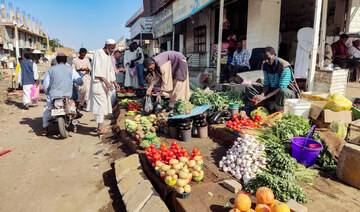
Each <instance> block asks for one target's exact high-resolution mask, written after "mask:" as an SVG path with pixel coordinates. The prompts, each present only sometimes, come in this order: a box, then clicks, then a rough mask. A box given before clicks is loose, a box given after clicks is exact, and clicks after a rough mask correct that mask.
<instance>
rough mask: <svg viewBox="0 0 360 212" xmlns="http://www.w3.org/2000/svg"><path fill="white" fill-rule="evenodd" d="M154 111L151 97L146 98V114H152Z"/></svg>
mask: <svg viewBox="0 0 360 212" xmlns="http://www.w3.org/2000/svg"><path fill="white" fill-rule="evenodd" d="M153 109H154V106H153V103H152V101H151V96H146V97H145V106H144V111H145V113H151V112H152V111H153Z"/></svg>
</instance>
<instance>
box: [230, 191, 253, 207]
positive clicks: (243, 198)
mask: <svg viewBox="0 0 360 212" xmlns="http://www.w3.org/2000/svg"><path fill="white" fill-rule="evenodd" d="M234 208H237V209H239V210H240V211H247V210H249V209H250V208H251V200H250V197H249V196H248V195H246V194H239V195H238V196H237V197H236V198H235V205H234Z"/></svg>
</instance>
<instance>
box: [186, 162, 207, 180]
mask: <svg viewBox="0 0 360 212" xmlns="http://www.w3.org/2000/svg"><path fill="white" fill-rule="evenodd" d="M203 163H204V162H203V160H202V159H201V157H200V156H195V157H194V159H193V160H190V161H189V162H188V167H189V171H190V173H191V174H192V179H193V180H194V181H197V182H199V181H201V180H202V179H203V178H204V171H203V170H201V168H202V164H203Z"/></svg>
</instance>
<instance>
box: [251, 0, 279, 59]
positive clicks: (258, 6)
mask: <svg viewBox="0 0 360 212" xmlns="http://www.w3.org/2000/svg"><path fill="white" fill-rule="evenodd" d="M280 14H281V0H251V1H249V4H248V24H247V36H246V37H247V44H246V48H247V50H248V51H249V52H252V49H253V48H260V47H266V46H272V47H274V48H275V50H278V45H279V28H280Z"/></svg>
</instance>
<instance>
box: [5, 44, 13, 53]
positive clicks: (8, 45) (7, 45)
mask: <svg viewBox="0 0 360 212" xmlns="http://www.w3.org/2000/svg"><path fill="white" fill-rule="evenodd" d="M3 48H4V49H7V50H11V51H13V50H14V45H12V44H11V43H4V45H3Z"/></svg>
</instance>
